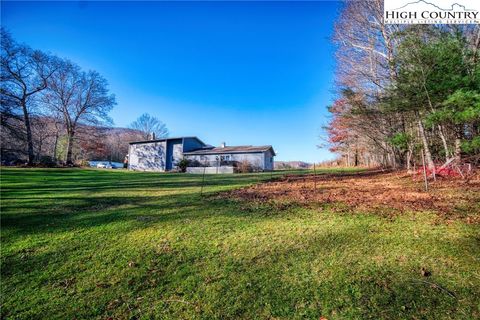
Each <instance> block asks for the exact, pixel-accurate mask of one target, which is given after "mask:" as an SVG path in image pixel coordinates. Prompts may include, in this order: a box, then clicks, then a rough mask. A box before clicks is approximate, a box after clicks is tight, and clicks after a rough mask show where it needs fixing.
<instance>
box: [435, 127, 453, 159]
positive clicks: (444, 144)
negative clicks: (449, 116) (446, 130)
mask: <svg viewBox="0 0 480 320" xmlns="http://www.w3.org/2000/svg"><path fill="white" fill-rule="evenodd" d="M438 132H439V134H440V138H441V139H442V143H443V149H444V150H445V160H446V161H448V158H449V157H450V152H449V151H448V145H447V139H445V135H444V134H443V127H442V126H441V125H438Z"/></svg>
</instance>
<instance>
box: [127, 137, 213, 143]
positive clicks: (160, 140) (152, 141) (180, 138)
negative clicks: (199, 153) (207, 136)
mask: <svg viewBox="0 0 480 320" xmlns="http://www.w3.org/2000/svg"><path fill="white" fill-rule="evenodd" d="M183 139H197V140H198V141H199V142H201V143H202V144H203V145H205V143H204V142H203V141H202V140H200V139H198V138H197V137H195V136H191V137H173V138H162V139H155V140H143V141H134V142H130V144H142V143H155V142H162V141H166V140H183Z"/></svg>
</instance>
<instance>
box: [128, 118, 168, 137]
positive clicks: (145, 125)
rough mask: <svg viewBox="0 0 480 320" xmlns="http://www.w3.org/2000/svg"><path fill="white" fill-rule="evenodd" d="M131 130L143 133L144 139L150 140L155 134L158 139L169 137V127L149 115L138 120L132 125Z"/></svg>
mask: <svg viewBox="0 0 480 320" xmlns="http://www.w3.org/2000/svg"><path fill="white" fill-rule="evenodd" d="M130 128H132V129H135V130H138V131H140V132H142V133H143V138H144V139H149V138H150V136H151V134H152V133H153V134H155V137H157V138H165V137H167V136H168V129H167V126H166V125H165V124H164V123H163V122H161V121H160V120H158V119H157V118H155V117H152V116H151V115H149V114H148V113H144V114H142V115H141V116H140V117H138V119H137V120H135V121H134V122H132V124H130Z"/></svg>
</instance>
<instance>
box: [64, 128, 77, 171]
mask: <svg viewBox="0 0 480 320" xmlns="http://www.w3.org/2000/svg"><path fill="white" fill-rule="evenodd" d="M74 134H75V132H74V131H68V132H67V160H66V162H67V165H72V164H73V161H72V148H73V136H74Z"/></svg>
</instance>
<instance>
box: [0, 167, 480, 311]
mask: <svg viewBox="0 0 480 320" xmlns="http://www.w3.org/2000/svg"><path fill="white" fill-rule="evenodd" d="M301 173H302V174H305V173H310V172H301ZM322 173H328V172H322ZM284 174H285V173H274V174H273V178H274V179H280V181H282V179H283V178H282V176H283V175H284ZM271 178H272V175H271V174H270V173H267V174H251V175H218V176H216V175H213V176H207V177H206V186H205V188H204V193H203V195H201V194H200V192H199V191H200V186H201V183H202V177H201V176H197V175H187V174H162V173H141V172H126V171H123V170H118V171H117V170H83V169H5V168H2V170H1V184H0V187H1V190H0V191H1V196H2V199H1V208H0V209H1V216H0V218H1V234H0V241H1V252H0V258H1V260H0V262H1V288H0V290H1V317H2V318H3V319H319V318H320V317H324V318H327V319H478V318H480V306H479V301H480V272H479V270H480V253H479V247H480V231H479V227H478V225H477V224H474V223H467V222H466V221H465V220H464V219H453V220H452V222H451V223H445V221H444V220H441V221H440V222H439V220H438V219H439V216H438V214H437V213H436V212H433V211H432V210H426V211H424V210H423V209H422V210H407V211H405V212H403V213H402V214H399V215H396V216H392V217H389V218H388V219H386V218H385V217H384V216H381V215H378V213H377V212H376V211H375V212H372V213H369V212H368V211H369V210H370V209H368V208H365V209H364V210H362V212H361V214H355V213H356V212H354V211H355V210H353V209H350V210H351V211H349V212H343V211H341V209H342V208H343V207H345V206H347V205H346V204H342V203H340V202H337V201H334V202H332V203H330V204H328V205H325V206H323V205H312V206H307V205H303V204H300V203H295V202H291V201H286V202H285V203H284V204H281V203H280V204H279V203H277V202H275V201H273V202H272V201H265V202H262V201H251V200H250V199H247V200H242V199H240V198H234V197H233V196H232V194H231V193H229V192H230V191H231V190H234V189H239V188H245V190H248V189H249V187H251V186H253V185H258V186H257V187H256V188H264V186H265V185H264V184H262V182H267V181H269V180H270V179H271ZM293 178H298V179H303V176H300V177H297V175H295V176H290V177H288V178H286V179H291V180H292V179H293ZM307 179H308V178H307ZM378 179H379V180H381V179H380V177H379V178H378ZM392 179H393V178H392ZM275 183H276V182H275ZM325 183H327V182H325ZM352 183H353V182H352ZM268 184H269V182H267V185H268ZM299 184H300V185H301V184H302V182H299ZM300 185H299V186H298V187H299V188H300V187H301V186H300ZM470 191H472V190H470ZM473 191H474V190H473ZM219 195H223V196H219ZM455 199H457V198H455ZM337 200H338V199H337ZM455 201H456V200H455ZM320 209H321V210H320ZM373 211H374V210H373ZM469 214H470V215H474V213H469Z"/></svg>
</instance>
